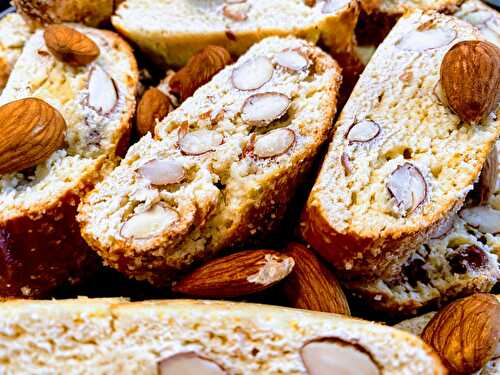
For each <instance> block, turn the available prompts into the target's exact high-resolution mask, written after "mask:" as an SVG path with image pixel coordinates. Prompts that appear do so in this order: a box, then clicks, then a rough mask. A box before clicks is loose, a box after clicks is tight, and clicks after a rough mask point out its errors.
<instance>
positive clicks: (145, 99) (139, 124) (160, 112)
mask: <svg viewBox="0 0 500 375" xmlns="http://www.w3.org/2000/svg"><path fill="white" fill-rule="evenodd" d="M171 108H172V104H171V103H170V99H169V98H168V96H167V95H165V94H164V93H163V92H161V91H160V90H158V89H157V88H154V87H152V88H150V89H148V90H147V91H146V92H145V93H144V95H143V96H142V98H141V100H140V101H139V104H138V106H137V118H136V122H135V126H136V129H137V133H138V134H139V135H140V136H141V137H142V136H143V135H145V134H146V133H151V134H154V128H155V125H156V120H161V119H163V118H164V117H165V116H166V115H168V113H169V112H170V110H171Z"/></svg>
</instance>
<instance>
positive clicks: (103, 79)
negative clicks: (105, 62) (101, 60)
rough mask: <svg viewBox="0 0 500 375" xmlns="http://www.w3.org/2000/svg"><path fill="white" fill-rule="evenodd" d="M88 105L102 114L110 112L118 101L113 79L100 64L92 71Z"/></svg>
mask: <svg viewBox="0 0 500 375" xmlns="http://www.w3.org/2000/svg"><path fill="white" fill-rule="evenodd" d="M88 90H89V96H88V105H89V106H90V107H91V108H93V109H94V110H95V111H96V112H99V113H100V114H103V115H105V114H108V113H110V112H111V111H112V110H113V108H114V107H115V105H116V103H117V102H118V92H117V90H116V85H115V82H114V80H113V78H111V77H110V76H109V74H108V73H106V72H105V71H104V70H103V69H102V68H101V67H100V66H99V65H96V66H94V67H93V68H92V70H91V71H90V76H89V83H88Z"/></svg>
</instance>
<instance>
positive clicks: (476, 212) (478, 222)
mask: <svg viewBox="0 0 500 375" xmlns="http://www.w3.org/2000/svg"><path fill="white" fill-rule="evenodd" d="M458 215H459V216H460V217H461V218H462V219H464V220H465V221H466V222H467V224H469V225H470V226H471V227H473V228H477V229H478V230H479V231H481V232H483V233H492V234H497V233H500V211H499V210H495V209H494V208H491V207H490V206H477V207H472V208H465V209H463V210H461V211H460V212H459V213H458Z"/></svg>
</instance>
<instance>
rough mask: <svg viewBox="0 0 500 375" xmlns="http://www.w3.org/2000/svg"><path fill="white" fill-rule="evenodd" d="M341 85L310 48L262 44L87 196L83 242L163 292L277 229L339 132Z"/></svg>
mask: <svg viewBox="0 0 500 375" xmlns="http://www.w3.org/2000/svg"><path fill="white" fill-rule="evenodd" d="M340 80H341V78H340V69H339V67H338V65H337V64H336V63H335V61H334V60H333V59H331V58H330V57H329V56H328V55H327V54H326V53H324V52H322V51H321V50H320V49H319V48H317V47H314V46H313V45H311V44H310V43H308V42H306V41H304V40H301V39H295V38H278V37H271V38H267V39H265V40H264V41H262V42H260V43H258V44H256V45H254V46H253V47H252V48H251V49H250V50H249V51H248V52H247V53H246V54H245V55H244V56H242V57H241V58H240V59H239V60H238V62H237V63H236V64H234V65H230V66H227V67H226V68H224V69H223V70H222V71H221V72H219V73H218V74H217V75H216V76H215V77H214V78H213V79H212V80H211V81H210V82H209V83H208V84H206V85H205V86H202V87H201V88H199V89H198V90H197V91H196V92H195V94H194V95H193V96H192V97H190V98H188V99H187V100H186V101H184V102H183V103H182V105H181V106H180V107H179V108H177V109H176V110H175V111H173V112H170V113H169V114H168V116H167V117H166V118H165V119H164V120H163V121H162V122H160V123H159V124H158V125H157V126H156V136H155V138H154V139H153V138H152V137H151V136H150V135H146V136H144V137H143V138H142V139H141V140H140V141H139V142H138V143H137V144H135V145H134V146H132V147H131V148H130V150H129V152H128V154H127V157H126V158H125V159H124V160H123V162H122V163H121V165H120V166H119V167H118V168H116V169H115V170H114V171H113V172H112V173H111V174H110V175H109V176H108V177H107V178H106V179H104V180H103V181H102V183H100V184H98V185H97V186H96V188H95V189H94V190H93V191H92V192H91V193H90V194H89V195H88V196H87V197H86V198H85V201H84V202H83V204H82V205H81V206H80V209H79V211H80V214H79V221H80V223H81V226H82V233H83V236H84V238H85V239H86V240H87V242H88V243H89V244H90V245H91V246H92V247H93V248H94V249H95V250H97V252H98V253H99V254H100V255H101V256H102V257H103V259H104V261H105V263H106V264H108V265H111V266H113V267H115V268H117V269H119V270H120V271H122V272H124V273H126V274H128V275H132V276H134V277H136V278H138V279H148V280H149V281H151V282H154V283H158V284H161V283H163V282H165V281H167V280H169V279H171V278H172V276H173V275H174V274H175V272H176V271H179V270H184V269H186V268H187V267H189V265H190V264H191V263H193V262H194V261H195V260H201V259H204V258H206V257H208V256H211V255H213V254H215V253H217V252H218V251H220V250H222V249H224V248H227V247H230V246H235V245H237V244H241V243H243V242H244V241H245V240H247V239H248V238H249V237H250V236H256V235H262V234H267V233H269V232H270V231H272V230H273V229H274V228H275V227H276V226H277V225H278V223H279V221H280V219H281V218H282V216H283V214H284V212H285V210H286V208H287V204H288V202H289V201H290V199H291V198H292V196H293V193H294V190H295V188H296V186H297V184H298V183H299V182H300V179H301V178H302V177H303V176H304V175H305V173H306V171H307V170H308V169H309V166H310V164H311V162H312V160H313V159H314V157H315V155H316V153H317V151H318V148H319V146H320V145H321V144H322V143H323V141H324V140H325V139H326V138H327V136H328V134H329V132H330V130H331V126H332V118H333V115H334V113H335V109H336V108H335V105H336V95H337V93H338V88H339V83H340Z"/></svg>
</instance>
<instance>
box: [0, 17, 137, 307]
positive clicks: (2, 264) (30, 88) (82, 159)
mask: <svg viewBox="0 0 500 375" xmlns="http://www.w3.org/2000/svg"><path fill="white" fill-rule="evenodd" d="M71 27H72V28H74V29H76V30H78V31H80V32H81V33H83V34H84V35H86V36H87V37H88V38H90V39H91V40H93V41H94V43H95V44H96V46H97V48H98V49H99V57H98V58H97V59H96V60H95V61H93V62H91V63H90V64H87V65H84V66H80V67H74V66H70V65H69V64H66V63H64V62H61V61H59V60H58V59H56V58H55V57H54V55H52V53H51V52H50V51H49V49H48V47H47V45H46V43H45V40H44V30H38V31H37V32H35V33H34V34H33V36H32V37H31V38H30V39H29V40H28V42H27V43H26V45H25V47H24V50H23V52H22V54H21V56H20V57H19V60H18V62H17V63H16V65H15V67H14V70H13V71H12V73H11V76H10V78H9V82H8V84H7V86H6V87H5V89H4V90H3V93H2V95H1V96H0V105H7V104H10V103H12V102H14V101H16V100H20V99H25V98H32V97H34V98H38V99H42V100H43V101H44V102H45V103H47V104H49V105H50V106H52V107H53V108H54V109H55V110H57V111H58V112H59V113H60V115H61V116H62V118H63V119H64V121H65V123H66V130H65V133H64V142H63V146H62V147H59V148H57V150H56V151H55V152H53V153H52V154H51V155H50V156H49V157H48V159H46V160H44V161H41V162H39V163H37V164H36V165H34V166H31V167H29V168H27V169H22V168H21V169H18V168H14V170H13V171H11V170H10V169H4V167H5V166H4V165H2V171H4V172H2V173H3V174H1V175H0V249H1V251H0V254H1V256H0V296H30V297H33V296H38V295H40V294H43V293H46V292H48V291H49V290H50V289H51V288H53V287H54V286H56V285H58V284H60V283H61V282H65V281H66V280H68V278H70V279H71V280H70V281H72V280H73V279H72V278H73V277H75V278H76V275H77V274H79V272H80V271H81V268H83V265H85V264H86V263H88V260H89V259H92V261H94V259H93V258H94V257H93V253H92V252H91V251H90V250H89V249H88V247H87V246H86V244H85V242H84V241H83V239H82V238H81V236H80V234H79V227H78V225H77V223H76V220H75V216H76V208H77V205H78V203H79V201H80V197H81V196H82V195H83V194H84V193H85V192H87V191H88V190H89V189H90V188H91V187H93V185H94V184H95V182H96V181H97V180H98V179H100V177H101V174H102V173H105V171H107V170H109V168H111V167H113V166H114V165H115V164H116V162H117V160H118V157H117V156H116V154H117V153H118V152H123V150H121V149H120V148H123V147H124V146H125V147H126V145H127V142H128V135H129V129H130V124H129V120H130V118H131V116H132V114H133V111H134V109H135V89H136V85H137V67H136V62H135V59H134V57H133V55H132V53H131V50H130V48H129V46H128V45H127V44H126V43H125V42H124V41H122V40H121V39H120V38H119V37H118V36H116V35H115V34H113V33H111V32H108V31H100V30H96V29H91V28H87V27H83V26H78V25H72V26H71ZM24 113H31V114H32V115H33V116H36V108H34V107H33V108H31V107H30V108H26V109H25V111H24ZM2 115H4V116H6V118H3V119H0V121H1V122H2V123H6V121H7V120H9V118H10V117H11V116H10V115H9V113H8V112H5V111H3V112H2ZM14 115H16V116H17V114H14V113H12V116H14ZM19 126H25V124H19ZM21 129H22V128H20V134H22V132H21ZM36 131H37V128H35V129H34V130H33V134H34V135H35V134H38V133H36ZM16 137H20V136H19V134H18V133H17V132H12V133H9V134H4V136H3V143H2V147H4V146H5V144H6V142H11V143H12V144H16V143H22V140H21V139H17V138H16ZM33 147H34V149H33V150H36V149H40V151H42V150H43V148H42V147H41V146H39V145H34V146H33ZM36 147H38V148H36ZM2 150H3V148H2ZM2 156H3V159H2V161H3V162H5V161H8V159H9V158H7V156H5V155H2ZM33 156H36V153H35V151H33V152H30V153H29V157H33ZM26 157H28V155H26ZM21 165H24V164H20V166H21ZM30 165H31V164H30Z"/></svg>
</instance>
